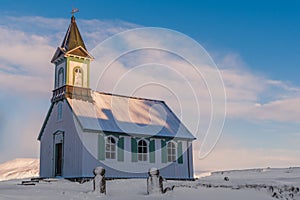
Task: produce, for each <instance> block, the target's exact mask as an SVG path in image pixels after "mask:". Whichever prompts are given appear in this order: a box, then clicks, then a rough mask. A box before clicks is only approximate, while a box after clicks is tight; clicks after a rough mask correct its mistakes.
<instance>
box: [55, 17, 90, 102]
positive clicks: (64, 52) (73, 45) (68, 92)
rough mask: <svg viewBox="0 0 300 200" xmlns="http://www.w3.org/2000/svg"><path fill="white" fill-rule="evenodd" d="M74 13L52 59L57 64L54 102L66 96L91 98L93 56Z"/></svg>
mask: <svg viewBox="0 0 300 200" xmlns="http://www.w3.org/2000/svg"><path fill="white" fill-rule="evenodd" d="M72 14H73V15H72V17H71V23H70V25H69V27H68V30H67V32H66V35H65V37H64V39H63V42H62V44H61V46H60V47H58V48H57V50H56V52H55V54H54V55H53V57H52V59H51V63H53V64H55V85H54V90H53V97H52V102H55V101H59V100H61V99H63V98H65V97H68V98H80V99H84V100H91V96H90V86H89V83H90V80H89V73H90V61H92V60H93V57H92V56H91V55H90V53H89V52H88V51H87V48H86V46H85V44H84V41H83V39H82V37H81V34H80V32H79V29H78V27H77V24H76V20H75V17H74V13H73V12H72Z"/></svg>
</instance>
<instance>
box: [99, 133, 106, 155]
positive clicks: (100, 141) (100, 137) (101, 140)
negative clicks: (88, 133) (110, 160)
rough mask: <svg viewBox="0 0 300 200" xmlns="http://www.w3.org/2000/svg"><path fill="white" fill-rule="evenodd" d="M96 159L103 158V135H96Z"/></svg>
mask: <svg viewBox="0 0 300 200" xmlns="http://www.w3.org/2000/svg"><path fill="white" fill-rule="evenodd" d="M98 160H105V139H104V135H101V134H99V135H98Z"/></svg>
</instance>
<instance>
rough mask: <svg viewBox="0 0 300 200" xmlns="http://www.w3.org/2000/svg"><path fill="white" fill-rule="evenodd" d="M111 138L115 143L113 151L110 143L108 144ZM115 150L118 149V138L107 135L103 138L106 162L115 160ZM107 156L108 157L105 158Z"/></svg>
mask: <svg viewBox="0 0 300 200" xmlns="http://www.w3.org/2000/svg"><path fill="white" fill-rule="evenodd" d="M109 138H112V139H113V140H114V141H115V144H114V150H112V149H111V147H112V145H113V144H112V143H108V139H109ZM108 145H109V150H108V149H107V147H108ZM117 148H118V138H116V137H114V136H112V135H108V136H106V137H105V159H107V160H116V159H117ZM113 154H114V158H112V155H113ZM107 155H109V156H107Z"/></svg>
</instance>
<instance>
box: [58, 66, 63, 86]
mask: <svg viewBox="0 0 300 200" xmlns="http://www.w3.org/2000/svg"><path fill="white" fill-rule="evenodd" d="M63 84H64V68H60V69H59V70H58V81H57V86H58V87H61V86H63Z"/></svg>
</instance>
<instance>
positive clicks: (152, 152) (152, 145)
mask: <svg viewBox="0 0 300 200" xmlns="http://www.w3.org/2000/svg"><path fill="white" fill-rule="evenodd" d="M149 148H150V163H155V140H150V147H149Z"/></svg>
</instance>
